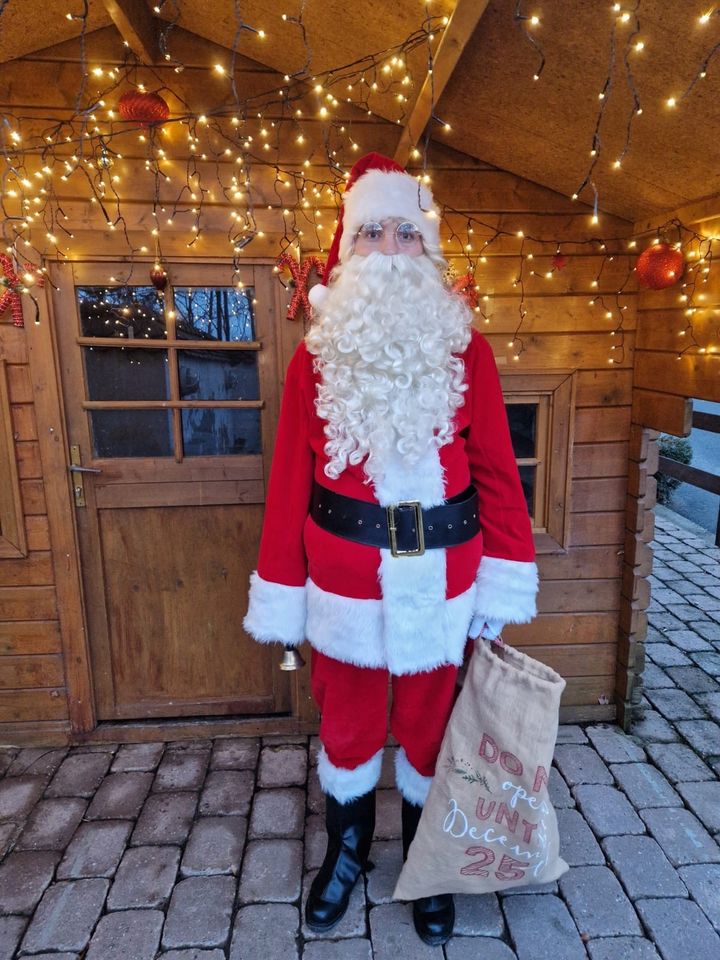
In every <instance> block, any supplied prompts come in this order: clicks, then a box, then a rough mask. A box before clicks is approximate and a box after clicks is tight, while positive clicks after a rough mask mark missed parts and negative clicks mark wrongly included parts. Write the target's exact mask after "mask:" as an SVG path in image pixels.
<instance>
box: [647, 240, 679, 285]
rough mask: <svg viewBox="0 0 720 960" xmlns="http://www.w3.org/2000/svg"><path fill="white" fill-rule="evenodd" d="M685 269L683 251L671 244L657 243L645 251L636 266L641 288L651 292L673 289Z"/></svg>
mask: <svg viewBox="0 0 720 960" xmlns="http://www.w3.org/2000/svg"><path fill="white" fill-rule="evenodd" d="M684 268H685V258H684V257H683V255H682V251H681V250H676V249H675V247H671V246H670V244H669V243H655V244H653V245H652V247H648V248H647V250H643V252H642V253H641V254H640V256H639V257H638V259H637V264H636V266H635V269H636V271H637V276H638V281H639V282H640V284H641V286H643V287H649V289H650V290H664V289H665V287H672V285H673V284H675V283H677V282H678V280H679V279H680V278H681V277H682V275H683V270H684Z"/></svg>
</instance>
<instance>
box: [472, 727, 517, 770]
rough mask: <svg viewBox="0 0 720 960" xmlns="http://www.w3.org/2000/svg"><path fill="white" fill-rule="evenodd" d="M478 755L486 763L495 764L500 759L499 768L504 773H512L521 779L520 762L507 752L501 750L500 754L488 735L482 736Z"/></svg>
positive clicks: (498, 748)
mask: <svg viewBox="0 0 720 960" xmlns="http://www.w3.org/2000/svg"><path fill="white" fill-rule="evenodd" d="M478 753H479V754H480V756H481V757H482V758H483V760H487V762H488V763H495V761H496V760H497V759H498V757H499V758H500V766H501V767H502V768H503V770H505V772H506V773H512V774H514V775H515V776H516V777H521V776H522V772H523V765H522V761H520V760H518V758H517V757H516V756H515V754H514V753H510V751H509V750H503V751H502V753H501V752H500V747H498V745H497V744H496V743H495V741H494V740H493V738H492V737H491V736H490V734H489V733H484V734H483V735H482V740H481V741H480V748H479V749H478Z"/></svg>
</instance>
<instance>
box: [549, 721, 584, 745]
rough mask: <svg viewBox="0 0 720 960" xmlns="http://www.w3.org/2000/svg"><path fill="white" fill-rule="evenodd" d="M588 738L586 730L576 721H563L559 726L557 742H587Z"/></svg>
mask: <svg viewBox="0 0 720 960" xmlns="http://www.w3.org/2000/svg"><path fill="white" fill-rule="evenodd" d="M587 742H588V738H587V737H586V736H585V731H584V730H583V728H582V727H579V726H578V725H577V724H576V723H561V724H560V725H559V726H558V732H557V739H556V740H555V743H556V744H558V743H587Z"/></svg>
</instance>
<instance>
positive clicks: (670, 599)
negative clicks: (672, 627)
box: [651, 551, 683, 607]
mask: <svg viewBox="0 0 720 960" xmlns="http://www.w3.org/2000/svg"><path fill="white" fill-rule="evenodd" d="M663 552H666V551H663ZM655 556H657V552H656V554H655ZM651 596H652V598H653V600H657V601H658V603H661V604H662V605H663V606H665V607H666V606H667V605H668V604H671V603H682V602H683V598H682V595H681V594H679V593H677V592H676V591H675V590H671V589H670V587H659V588H658V589H657V590H652V591H651Z"/></svg>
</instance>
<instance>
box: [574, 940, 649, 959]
mask: <svg viewBox="0 0 720 960" xmlns="http://www.w3.org/2000/svg"><path fill="white" fill-rule="evenodd" d="M587 948H588V952H589V953H590V960H660V954H659V953H658V952H657V950H656V949H655V946H654V944H653V942H652V940H645V939H643V938H642V937H604V938H602V939H601V940H590V942H589V943H588V945H587Z"/></svg>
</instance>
